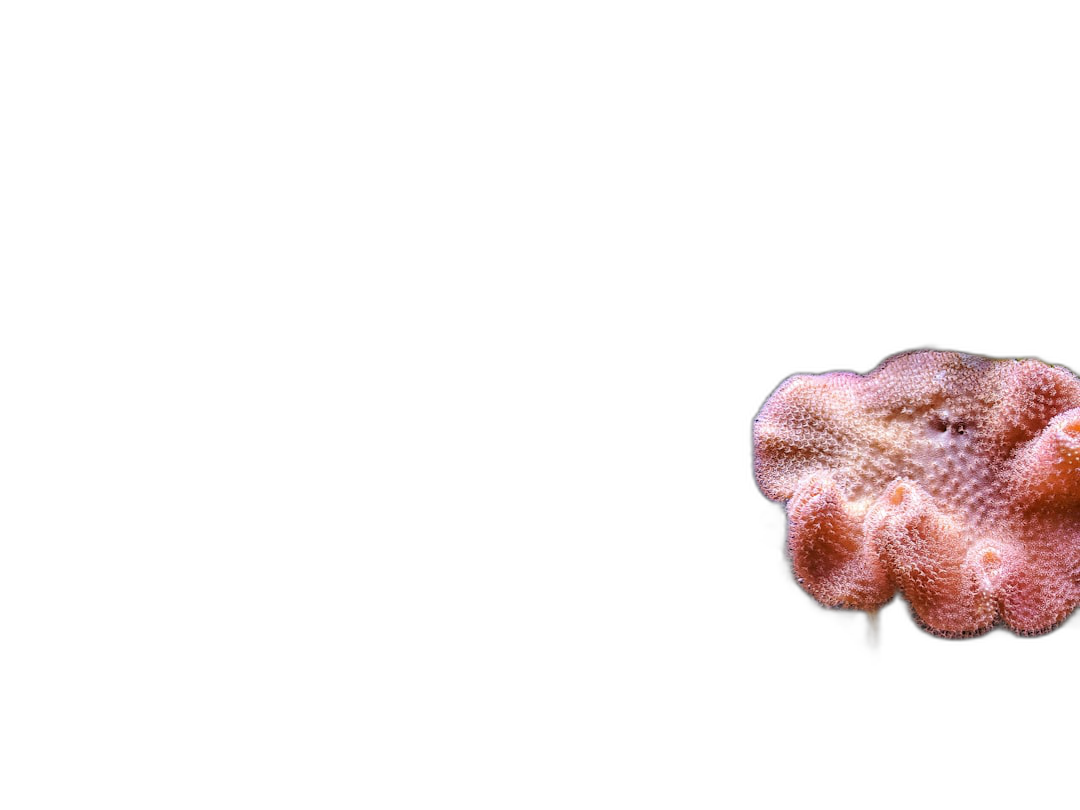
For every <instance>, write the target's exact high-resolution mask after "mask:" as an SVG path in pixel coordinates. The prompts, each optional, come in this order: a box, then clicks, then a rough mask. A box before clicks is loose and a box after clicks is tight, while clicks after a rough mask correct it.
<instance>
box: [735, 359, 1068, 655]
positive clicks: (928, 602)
mask: <svg viewBox="0 0 1080 810" xmlns="http://www.w3.org/2000/svg"><path fill="white" fill-rule="evenodd" d="M754 474H755V477H756V478H757V482H758V486H759V487H760V488H761V491H762V492H763V493H764V494H765V495H766V496H767V497H768V498H770V499H772V500H777V501H786V502H787V510H788V551H789V553H790V555H791V559H792V564H793V567H794V570H795V574H796V576H797V577H798V580H799V583H800V584H801V585H802V586H803V587H804V588H805V589H806V590H807V591H808V592H809V593H810V594H811V595H812V596H813V597H814V598H815V599H817V600H818V601H819V602H821V603H822V604H825V605H829V606H834V607H846V608H854V609H860V610H868V611H874V610H876V609H877V608H879V607H881V606H882V605H883V604H885V603H886V602H887V601H888V600H889V599H891V598H892V596H893V594H894V593H896V591H898V590H899V592H900V593H901V594H902V595H903V596H904V597H905V598H906V599H907V601H908V602H909V603H910V605H911V610H912V613H913V614H914V616H915V617H916V619H917V620H918V621H919V622H920V624H921V625H922V626H923V627H925V628H926V629H927V630H929V631H930V632H932V633H935V634H937V635H942V636H948V637H962V636H970V635H977V634H980V633H983V632H985V631H987V630H989V629H990V628H992V627H993V626H994V625H995V624H998V623H1003V624H1005V625H1006V626H1008V627H1009V628H1010V629H1012V630H1013V631H1014V632H1016V633H1019V634H1022V635H1033V634H1038V633H1045V632H1047V631H1049V630H1052V629H1053V628H1054V627H1056V626H1057V625H1058V624H1060V623H1061V622H1062V621H1063V620H1064V619H1065V618H1066V616H1068V615H1069V613H1070V612H1071V611H1072V610H1073V608H1074V607H1076V605H1077V603H1078V602H1080V380H1078V379H1077V378H1076V376H1074V375H1073V374H1072V373H1071V372H1070V371H1068V370H1067V369H1065V368H1062V367H1060V366H1050V365H1047V364H1045V363H1042V362H1040V361H1038V360H996V359H991V358H987V357H980V356H976V355H971V354H960V353H957V352H938V351H917V352H907V353H904V354H898V355H894V356H892V357H889V358H888V359H886V360H885V361H884V362H883V363H882V364H881V365H879V366H878V367H877V368H876V369H874V370H873V371H872V372H870V373H869V374H866V375H859V374H854V373H850V372H831V373H828V374H820V375H804V374H800V375H796V376H793V377H789V378H788V379H787V380H785V381H784V382H783V383H782V384H781V385H780V387H779V388H777V389H776V391H775V392H773V394H772V396H770V397H769V399H768V400H767V401H766V402H765V404H764V405H763V406H762V408H761V411H760V412H759V413H758V416H757V418H756V419H755V421H754Z"/></svg>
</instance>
